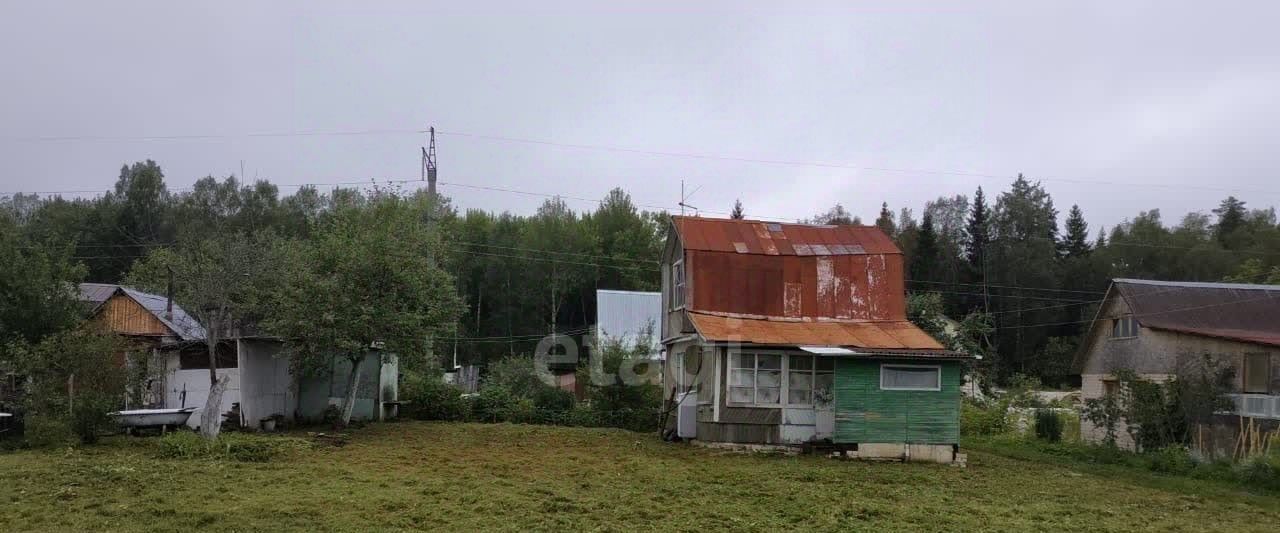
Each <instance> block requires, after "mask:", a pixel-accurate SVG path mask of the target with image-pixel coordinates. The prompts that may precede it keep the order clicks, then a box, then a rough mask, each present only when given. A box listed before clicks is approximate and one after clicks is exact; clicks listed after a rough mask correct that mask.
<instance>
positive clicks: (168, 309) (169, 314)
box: [164, 267, 173, 320]
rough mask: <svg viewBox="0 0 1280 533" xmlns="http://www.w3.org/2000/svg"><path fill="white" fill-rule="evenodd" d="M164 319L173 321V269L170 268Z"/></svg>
mask: <svg viewBox="0 0 1280 533" xmlns="http://www.w3.org/2000/svg"><path fill="white" fill-rule="evenodd" d="M164 318H165V319H166V320H173V267H169V289H168V290H167V291H165V303H164Z"/></svg>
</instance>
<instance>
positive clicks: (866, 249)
mask: <svg viewBox="0 0 1280 533" xmlns="http://www.w3.org/2000/svg"><path fill="white" fill-rule="evenodd" d="M671 219H672V223H673V224H674V225H675V228H676V231H677V232H678V233H679V234H680V240H681V242H682V243H683V244H684V248H685V250H701V251H708V252H733V253H740V254H761V255H861V254H901V253H902V251H901V250H898V247H897V246H895V245H894V244H893V241H892V240H891V239H889V236H888V235H885V234H884V232H883V231H880V228H877V227H875V226H845V225H839V226H835V225H810V224H780V223H776V222H760V221H756V220H735V219H727V218H702V217H687V216H673V217H671Z"/></svg>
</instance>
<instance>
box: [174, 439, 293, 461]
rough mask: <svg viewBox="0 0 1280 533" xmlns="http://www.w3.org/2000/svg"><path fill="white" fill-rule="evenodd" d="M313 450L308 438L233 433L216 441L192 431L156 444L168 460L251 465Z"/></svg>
mask: <svg viewBox="0 0 1280 533" xmlns="http://www.w3.org/2000/svg"><path fill="white" fill-rule="evenodd" d="M310 447H311V443H309V442H308V441H306V440H305V439H300V438H295V437H286V436H280V435H256V434H252V433H240V432H234V431H231V432H224V433H221V434H219V435H218V437H217V438H216V439H214V440H208V439H205V438H201V436H200V435H199V434H197V433H193V432H190V431H175V432H172V433H169V434H167V435H165V436H164V437H162V438H160V440H159V443H158V444H157V448H158V450H159V455H160V456H161V457H165V458H169V459H228V460H233V461H244V462H250V463H265V462H267V461H270V460H272V459H275V458H278V457H282V456H286V455H289V454H292V453H296V452H299V451H303V450H307V449H309V448H310Z"/></svg>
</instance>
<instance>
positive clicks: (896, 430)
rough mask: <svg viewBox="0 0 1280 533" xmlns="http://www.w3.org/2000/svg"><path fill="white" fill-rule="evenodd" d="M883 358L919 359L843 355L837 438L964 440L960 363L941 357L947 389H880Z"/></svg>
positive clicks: (925, 441) (839, 364)
mask: <svg viewBox="0 0 1280 533" xmlns="http://www.w3.org/2000/svg"><path fill="white" fill-rule="evenodd" d="M881 364H906V365H919V364H934V363H921V362H920V361H900V360H886V359H878V360H877V359H855V358H841V359H839V360H838V361H836V375H835V406H836V428H835V441H836V442H839V443H863V442H865V443H899V442H904V443H910V444H956V443H959V442H960V363H959V362H955V361H941V362H938V363H936V364H938V365H939V366H941V367H942V376H941V379H942V384H941V385H942V387H941V388H942V390H938V391H902V390H880V365H881Z"/></svg>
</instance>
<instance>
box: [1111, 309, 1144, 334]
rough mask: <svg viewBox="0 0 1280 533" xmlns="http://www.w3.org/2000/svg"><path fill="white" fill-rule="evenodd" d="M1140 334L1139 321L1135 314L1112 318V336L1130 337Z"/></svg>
mask: <svg viewBox="0 0 1280 533" xmlns="http://www.w3.org/2000/svg"><path fill="white" fill-rule="evenodd" d="M1137 336H1138V321H1137V320H1135V319H1134V318H1133V315H1125V316H1122V317H1120V318H1113V319H1111V338H1113V339H1129V338H1133V337H1137Z"/></svg>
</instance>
